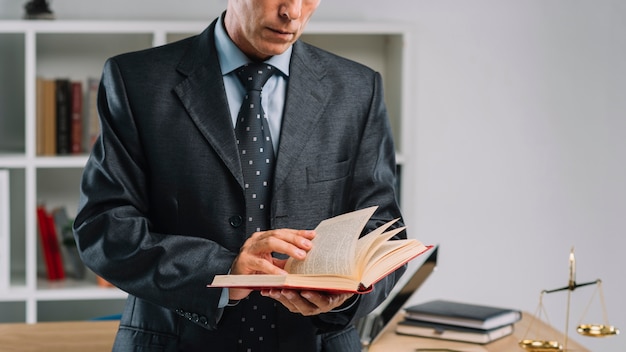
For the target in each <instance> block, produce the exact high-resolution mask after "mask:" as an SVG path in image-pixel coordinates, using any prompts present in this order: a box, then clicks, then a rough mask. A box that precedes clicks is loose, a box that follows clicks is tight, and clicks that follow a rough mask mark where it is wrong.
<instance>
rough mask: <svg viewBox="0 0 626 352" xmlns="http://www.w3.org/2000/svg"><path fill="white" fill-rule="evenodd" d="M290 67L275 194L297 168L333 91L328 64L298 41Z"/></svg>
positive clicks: (275, 173)
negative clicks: (328, 83) (327, 84)
mask: <svg viewBox="0 0 626 352" xmlns="http://www.w3.org/2000/svg"><path fill="white" fill-rule="evenodd" d="M290 65H291V67H290V74H289V85H288V88H287V98H286V102H285V110H284V113H283V122H282V127H281V133H280V145H279V147H278V158H277V159H276V170H275V171H274V189H275V190H276V189H278V188H279V187H280V185H281V184H282V183H283V182H284V181H285V179H286V178H287V175H288V174H289V169H290V166H291V165H294V161H295V160H296V159H298V158H299V157H300V154H301V153H302V152H303V150H304V147H305V145H306V141H307V140H308V138H310V136H311V133H310V131H311V130H312V129H313V127H314V126H315V123H316V121H317V120H318V119H319V118H320V116H321V115H322V113H323V110H324V108H325V107H326V103H327V100H328V92H329V91H330V90H329V89H327V87H325V83H324V80H323V78H324V76H325V75H326V70H325V63H324V62H322V60H321V59H320V58H319V57H317V55H315V53H314V52H312V51H310V50H307V47H306V46H305V45H303V44H302V43H301V42H299V41H298V42H296V43H295V44H294V47H293V53H292V57H291V64H290Z"/></svg>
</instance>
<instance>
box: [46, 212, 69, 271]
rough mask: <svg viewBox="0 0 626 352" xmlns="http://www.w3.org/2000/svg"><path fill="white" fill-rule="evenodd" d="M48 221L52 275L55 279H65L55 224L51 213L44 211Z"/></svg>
mask: <svg viewBox="0 0 626 352" xmlns="http://www.w3.org/2000/svg"><path fill="white" fill-rule="evenodd" d="M46 220H47V222H48V233H49V236H50V237H49V241H50V249H51V254H52V265H53V268H54V277H55V279H56V280H62V279H65V269H64V268H63V258H62V257H61V245H60V244H59V236H58V234H57V229H56V225H55V223H54V218H53V217H52V214H49V213H46Z"/></svg>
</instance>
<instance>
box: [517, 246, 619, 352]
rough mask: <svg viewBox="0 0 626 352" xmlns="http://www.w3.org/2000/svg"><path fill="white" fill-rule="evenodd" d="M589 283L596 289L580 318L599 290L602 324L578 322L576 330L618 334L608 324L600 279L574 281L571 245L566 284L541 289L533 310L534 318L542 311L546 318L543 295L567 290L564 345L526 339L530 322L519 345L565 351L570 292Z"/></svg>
mask: <svg viewBox="0 0 626 352" xmlns="http://www.w3.org/2000/svg"><path fill="white" fill-rule="evenodd" d="M589 285H596V291H595V292H594V294H593V296H591V299H590V301H589V304H588V305H587V307H586V308H585V311H584V313H583V316H582V318H581V320H582V319H583V318H584V317H585V315H586V313H587V310H588V309H589V306H590V305H591V302H592V301H593V298H594V296H595V293H596V292H598V291H599V292H600V304H601V305H602V312H603V315H604V324H580V323H579V325H578V327H577V329H576V331H577V332H578V333H579V334H580V335H582V336H589V337H607V336H614V335H617V334H619V330H618V329H617V328H616V327H614V326H612V325H609V324H608V318H607V313H606V304H605V302H604V294H603V293H602V281H601V280H600V279H597V280H596V281H591V282H585V283H582V284H578V283H576V259H575V258H574V248H573V247H572V250H571V251H570V255H569V282H568V284H567V286H565V287H561V288H556V289H553V290H543V291H541V294H540V296H539V305H538V307H537V310H536V311H535V318H537V319H540V317H541V314H542V313H543V314H544V315H545V316H546V320H547V317H548V316H547V313H546V311H545V308H544V306H543V295H544V294H548V293H553V292H560V291H567V310H566V315H565V342H564V345H561V344H560V343H559V342H558V341H553V340H539V339H527V338H526V335H528V332H529V331H530V328H531V326H532V323H531V324H530V325H529V326H528V329H527V330H526V333H525V334H524V336H525V337H524V339H523V340H521V341H520V342H519V346H520V347H521V348H523V349H525V350H527V351H532V352H550V351H567V340H568V335H569V313H570V302H571V296H572V292H573V291H574V290H575V289H577V288H579V287H584V286H589ZM548 323H549V322H548Z"/></svg>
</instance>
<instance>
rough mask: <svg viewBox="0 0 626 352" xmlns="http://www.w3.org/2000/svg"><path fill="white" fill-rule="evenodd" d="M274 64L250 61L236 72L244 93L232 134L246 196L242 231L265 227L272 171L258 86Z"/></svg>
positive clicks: (269, 139) (270, 138)
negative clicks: (239, 161) (244, 227)
mask: <svg viewBox="0 0 626 352" xmlns="http://www.w3.org/2000/svg"><path fill="white" fill-rule="evenodd" d="M273 73H274V67H273V66H270V65H268V64H263V63H251V64H248V65H245V66H243V67H242V68H240V69H239V71H237V77H239V80H240V81H241V83H242V84H243V85H244V87H245V88H246V95H245V96H244V99H243V103H242V104H241V108H240V110H239V115H237V124H236V127H235V134H236V136H237V145H238V148H239V158H240V160H241V169H242V171H243V181H244V191H245V196H246V234H247V235H248V236H249V235H251V234H252V233H253V232H255V231H261V230H267V229H268V227H269V226H268V214H269V201H270V181H271V179H272V176H273V172H274V149H273V147H272V137H271V136H270V131H269V127H268V125H267V118H266V116H265V114H264V112H263V107H262V106H261V89H262V88H263V85H264V84H265V82H267V80H268V79H269V78H270V76H271V75H272V74H273Z"/></svg>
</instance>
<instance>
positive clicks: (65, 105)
mask: <svg viewBox="0 0 626 352" xmlns="http://www.w3.org/2000/svg"><path fill="white" fill-rule="evenodd" d="M56 107H57V109H56V124H57V154H58V155H67V154H70V151H71V148H72V141H71V133H72V132H71V129H72V86H71V83H70V80H69V79H64V78H57V79H56Z"/></svg>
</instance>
